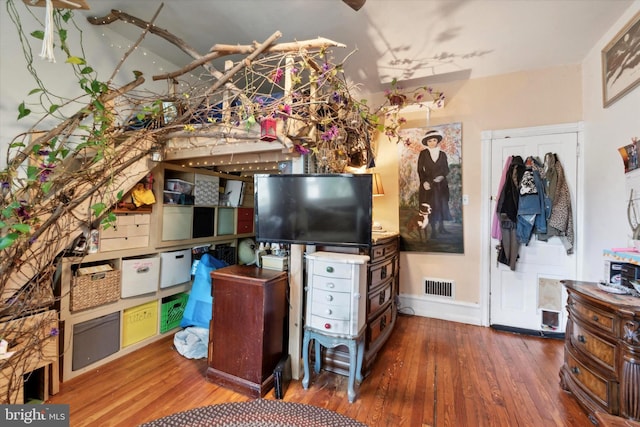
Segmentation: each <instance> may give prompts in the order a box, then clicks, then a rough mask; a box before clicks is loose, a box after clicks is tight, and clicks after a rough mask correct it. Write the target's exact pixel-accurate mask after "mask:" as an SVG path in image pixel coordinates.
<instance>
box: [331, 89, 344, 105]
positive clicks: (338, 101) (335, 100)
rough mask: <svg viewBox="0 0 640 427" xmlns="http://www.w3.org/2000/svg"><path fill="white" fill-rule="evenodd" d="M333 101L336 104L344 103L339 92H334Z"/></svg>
mask: <svg viewBox="0 0 640 427" xmlns="http://www.w3.org/2000/svg"><path fill="white" fill-rule="evenodd" d="M331 99H332V100H333V102H335V103H336V104H339V103H340V102H342V97H341V96H340V94H339V93H338V92H333V95H331Z"/></svg>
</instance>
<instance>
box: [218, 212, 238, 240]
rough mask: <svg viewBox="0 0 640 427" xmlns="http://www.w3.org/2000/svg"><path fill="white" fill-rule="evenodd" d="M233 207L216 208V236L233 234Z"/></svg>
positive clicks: (234, 213)
mask: <svg viewBox="0 0 640 427" xmlns="http://www.w3.org/2000/svg"><path fill="white" fill-rule="evenodd" d="M235 215H236V212H235V209H233V208H220V209H218V236H224V235H227V234H233V233H234V232H235V221H236V219H235Z"/></svg>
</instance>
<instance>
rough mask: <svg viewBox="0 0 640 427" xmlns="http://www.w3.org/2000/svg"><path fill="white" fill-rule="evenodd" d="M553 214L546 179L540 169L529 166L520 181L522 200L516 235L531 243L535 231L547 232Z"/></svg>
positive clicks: (519, 205)
mask: <svg viewBox="0 0 640 427" xmlns="http://www.w3.org/2000/svg"><path fill="white" fill-rule="evenodd" d="M550 214H551V202H550V200H549V198H548V197H547V196H546V194H545V191H544V181H543V180H542V177H541V176H540V173H539V172H538V170H536V169H533V168H528V169H527V170H526V171H525V172H524V175H523V177H522V181H521V182H520V201H519V204H518V222H517V226H516V236H517V239H518V242H519V243H520V244H523V245H527V244H529V241H530V240H531V236H532V235H533V234H534V233H546V232H547V218H548V217H549V215H550Z"/></svg>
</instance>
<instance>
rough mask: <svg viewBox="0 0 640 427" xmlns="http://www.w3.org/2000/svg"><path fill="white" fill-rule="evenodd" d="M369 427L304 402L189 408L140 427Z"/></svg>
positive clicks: (266, 401)
mask: <svg viewBox="0 0 640 427" xmlns="http://www.w3.org/2000/svg"><path fill="white" fill-rule="evenodd" d="M205 426H206V427H218V426H220V427H221V426H234V427H363V426H364V427H366V424H362V423H360V422H358V421H356V420H354V419H351V418H348V417H345V416H344V415H341V414H338V413H337V412H333V411H330V410H328V409H324V408H318V407H316V406H312V405H304V404H302V403H293V402H283V401H281V400H267V399H256V400H252V401H250V402H233V403H222V404H220V405H212V406H205V407H202V408H195V409H190V410H188V411H184V412H178V413H177V414H173V415H169V416H167V417H162V418H158V419H157V420H154V421H151V422H148V423H145V424H142V425H141V427H205Z"/></svg>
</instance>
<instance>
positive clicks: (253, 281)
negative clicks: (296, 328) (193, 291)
mask: <svg viewBox="0 0 640 427" xmlns="http://www.w3.org/2000/svg"><path fill="white" fill-rule="evenodd" d="M211 278H212V284H211V295H212V296H213V314H212V319H211V325H210V327H209V355H208V368H207V374H206V377H207V380H209V381H211V382H214V383H216V384H220V385H222V386H224V387H227V388H230V389H232V390H234V391H237V392H240V393H242V394H245V395H247V396H250V397H253V398H257V397H262V396H264V395H265V394H266V393H267V392H268V391H269V390H270V389H271V388H272V387H273V383H274V378H273V371H274V369H275V367H276V365H277V364H278V362H279V361H280V359H282V357H283V355H284V354H286V353H285V352H286V346H287V338H286V337H287V331H286V326H287V321H286V320H287V310H286V307H287V305H286V294H287V285H288V283H287V273H286V272H282V271H276V270H266V269H261V268H257V267H255V266H245V265H232V266H230V267H225V268H221V269H219V270H215V271H213V272H212V273H211Z"/></svg>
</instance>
